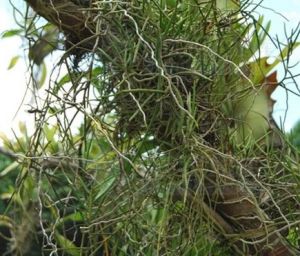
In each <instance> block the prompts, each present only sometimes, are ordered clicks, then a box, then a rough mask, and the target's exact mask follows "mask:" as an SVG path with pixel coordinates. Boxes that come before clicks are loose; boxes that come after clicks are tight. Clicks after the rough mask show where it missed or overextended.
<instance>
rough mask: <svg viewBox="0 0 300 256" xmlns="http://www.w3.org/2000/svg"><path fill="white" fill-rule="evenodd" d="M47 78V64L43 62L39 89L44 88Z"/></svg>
mask: <svg viewBox="0 0 300 256" xmlns="http://www.w3.org/2000/svg"><path fill="white" fill-rule="evenodd" d="M46 78H47V67H46V64H45V63H44V62H43V63H42V72H41V77H40V79H39V83H38V84H39V88H41V87H42V85H43V84H44V83H45V81H46Z"/></svg>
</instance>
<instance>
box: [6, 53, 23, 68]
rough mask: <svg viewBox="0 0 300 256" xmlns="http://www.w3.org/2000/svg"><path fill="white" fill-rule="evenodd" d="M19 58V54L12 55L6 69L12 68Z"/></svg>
mask: <svg viewBox="0 0 300 256" xmlns="http://www.w3.org/2000/svg"><path fill="white" fill-rule="evenodd" d="M19 58H20V56H19V55H17V56H14V57H12V58H11V60H10V63H9V65H8V67H7V69H8V70H9V69H12V68H13V67H14V66H15V65H16V64H17V62H18V60H19Z"/></svg>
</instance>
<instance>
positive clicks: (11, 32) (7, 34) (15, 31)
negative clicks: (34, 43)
mask: <svg viewBox="0 0 300 256" xmlns="http://www.w3.org/2000/svg"><path fill="white" fill-rule="evenodd" d="M21 32H23V29H10V30H7V31H5V32H3V33H2V36H1V37H2V38H9V37H12V36H17V35H20V33H21Z"/></svg>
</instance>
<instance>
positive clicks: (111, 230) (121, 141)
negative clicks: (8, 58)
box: [0, 0, 300, 256]
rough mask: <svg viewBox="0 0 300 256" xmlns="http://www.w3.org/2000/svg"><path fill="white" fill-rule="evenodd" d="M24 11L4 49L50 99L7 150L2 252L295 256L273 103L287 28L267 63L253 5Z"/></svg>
mask: <svg viewBox="0 0 300 256" xmlns="http://www.w3.org/2000/svg"><path fill="white" fill-rule="evenodd" d="M25 2H27V4H28V7H30V8H28V9H27V10H25V11H22V10H20V11H21V12H22V13H24V20H23V21H21V22H20V21H19V24H20V26H21V29H16V30H11V31H8V32H6V33H5V34H4V36H3V37H9V36H20V37H22V38H23V39H24V40H25V41H26V42H28V47H27V49H28V61H29V67H30V71H31V84H32V87H33V91H35V92H36V91H37V92H40V91H43V90H45V89H46V92H47V95H46V97H45V99H43V100H41V99H40V98H39V97H36V104H35V105H33V106H32V109H31V110H30V112H32V114H33V115H35V120H36V129H35V131H34V133H33V134H32V135H29V134H28V132H27V130H26V127H25V126H24V125H22V124H21V125H20V132H21V134H22V135H21V136H19V137H18V138H17V139H16V141H13V142H12V141H10V140H8V139H7V138H5V137H4V138H3V141H4V144H5V149H6V150H7V152H10V159H11V160H9V161H10V162H6V163H4V165H5V170H6V171H2V175H1V181H2V179H3V184H5V186H3V187H2V188H1V190H0V192H1V196H2V202H1V205H0V206H1V207H2V208H1V212H0V218H1V219H0V232H1V233H2V234H5V236H4V235H2V236H1V238H0V239H1V241H0V242H1V252H3V254H4V253H5V252H6V253H7V254H6V255H71V256H77V255H78V256H79V255H105V256H108V255H120V256H121V255H124V256H125V255H147V256H148V255H149V256H150V255H151V256H152V255H186V256H190V255H191V256H194V255H199V256H201V255H214V256H215V255H220V256H221V255H222V256H223V255H224V256H226V255H228V256H229V255H278V256H281V255H282V256H283V255H284V256H286V255H287V256H289V255H297V253H298V251H297V248H298V247H299V244H298V241H299V237H300V233H299V228H300V223H299V207H300V200H299V187H300V179H299V178H300V174H299V173H300V172H299V164H298V163H297V162H296V161H295V155H297V153H296V152H293V148H291V147H290V146H289V145H288V143H286V141H285V137H284V136H283V135H282V133H281V131H280V130H279V129H278V128H277V127H276V125H274V120H273V119H272V110H273V104H274V102H273V100H272V99H271V94H272V92H273V91H274V90H275V89H276V87H277V86H278V85H280V84H283V83H284V81H285V80H283V81H282V82H280V83H279V82H278V81H277V73H276V71H275V70H274V69H275V68H276V67H277V65H280V64H282V63H283V64H285V67H287V69H289V68H290V67H289V57H290V55H291V54H292V51H293V49H295V48H296V47H297V46H298V45H299V43H297V37H298V34H299V31H293V34H292V35H290V36H289V38H288V42H287V43H286V44H285V46H284V47H281V49H280V50H279V51H278V58H276V60H275V61H274V62H271V63H270V62H269V60H268V57H265V56H261V55H260V49H261V46H262V44H263V42H264V41H265V40H266V39H267V38H268V30H269V28H270V23H268V22H265V21H264V19H263V17H259V18H258V19H255V18H254V17H253V15H252V14H253V11H254V9H252V11H249V8H250V7H251V6H252V5H250V1H242V2H240V1H237V0H222V1H221V0H219V1H202V0H200V1H193V0H190V1H179V0H174V1H160V0H152V1H98V0H94V1H90V3H88V2H86V1H69V0H52V1H46V0H26V1H25ZM83 2H84V3H83ZM39 17H42V18H44V19H39ZM280 45H281V44H280ZM57 50H63V55H62V57H61V59H60V60H59V61H58V63H56V65H55V66H54V67H53V68H52V69H51V70H50V72H49V70H48V69H49V68H51V67H47V66H46V65H45V58H47V56H48V55H50V54H52V53H53V51H57ZM17 59H18V58H16V57H13V58H12V62H11V64H10V68H13V67H14V64H15V63H16V61H17ZM47 72H48V73H50V74H51V76H50V81H49V84H45V81H46V76H47ZM11 152H12V153H11ZM6 161H8V160H6ZM7 166H10V170H9V171H7V170H8V169H7V168H8V167H7ZM3 169H4V168H3ZM5 194H7V195H9V196H8V197H6V198H5V199H4V195H5Z"/></svg>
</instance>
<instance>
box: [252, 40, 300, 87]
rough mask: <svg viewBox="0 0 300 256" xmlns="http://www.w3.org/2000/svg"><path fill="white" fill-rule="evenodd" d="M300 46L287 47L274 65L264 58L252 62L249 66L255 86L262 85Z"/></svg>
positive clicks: (299, 43) (297, 44)
mask: <svg viewBox="0 0 300 256" xmlns="http://www.w3.org/2000/svg"><path fill="white" fill-rule="evenodd" d="M299 45H300V42H298V43H295V44H294V45H292V46H290V45H288V46H286V47H285V48H284V49H283V50H282V51H281V53H280V55H279V56H278V57H277V58H276V59H275V61H273V62H272V63H268V59H269V57H263V58H260V59H258V60H257V61H254V62H251V63H250V64H249V67H250V72H251V76H250V79H251V81H252V82H253V83H254V85H257V84H260V83H261V82H262V81H263V79H264V78H265V77H266V76H267V74H268V73H269V72H270V71H271V70H272V69H273V68H275V67H276V66H277V65H278V64H279V63H281V62H282V61H284V60H285V59H286V58H287V57H288V55H289V54H290V53H291V51H293V50H294V49H295V48H297V47H298V46H299Z"/></svg>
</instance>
